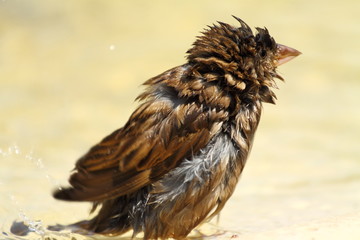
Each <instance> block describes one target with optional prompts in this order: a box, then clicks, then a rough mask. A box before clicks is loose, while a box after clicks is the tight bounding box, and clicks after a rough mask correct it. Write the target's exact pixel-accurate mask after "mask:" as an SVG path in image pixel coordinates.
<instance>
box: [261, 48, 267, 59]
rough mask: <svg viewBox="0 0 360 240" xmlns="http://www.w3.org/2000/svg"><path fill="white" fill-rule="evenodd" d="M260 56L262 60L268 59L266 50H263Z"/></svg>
mask: <svg viewBox="0 0 360 240" xmlns="http://www.w3.org/2000/svg"><path fill="white" fill-rule="evenodd" d="M260 56H261V57H262V58H264V57H266V51H265V50H261V52H260Z"/></svg>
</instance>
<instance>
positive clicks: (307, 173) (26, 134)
mask: <svg viewBox="0 0 360 240" xmlns="http://www.w3.org/2000/svg"><path fill="white" fill-rule="evenodd" d="M359 9H360V1H357V0H353V1H351V0H344V1H325V0H319V1H314V0H311V1H310V0H302V1H295V0H294V1H281V0H279V1H215V0H211V1H205V0H199V1H190V0H187V1H162V0H156V1H140V0H137V1H100V0H93V1H85V0H84V1H67V2H64V1H55V0H46V1H33V0H22V1H21V0H18V1H15V0H2V1H0V33H1V37H0V111H1V117H0V149H1V151H0V227H1V232H2V235H1V234H0V239H2V238H3V239H9V238H13V239H15V237H14V236H11V235H9V234H10V233H9V226H10V225H11V223H12V222H13V221H14V220H15V219H17V220H22V221H27V222H28V223H32V224H33V226H34V228H36V229H37V230H38V233H33V234H32V235H30V236H28V237H24V238H23V239H39V238H40V237H41V236H52V237H55V238H56V239H70V238H71V237H72V235H71V234H63V235H53V234H52V233H49V232H47V231H44V232H42V230H43V228H44V227H45V226H46V225H49V224H55V223H71V222H74V221H78V220H81V219H83V218H86V217H87V216H88V214H87V211H88V210H89V207H90V206H89V205H88V204H86V203H72V204H70V203H64V202H59V201H55V200H54V199H52V197H51V191H52V190H53V189H54V188H56V187H57V186H58V185H59V184H66V181H67V178H68V174H69V171H70V170H71V169H72V167H73V164H74V162H75V160H76V159H77V158H78V157H79V156H81V155H82V154H83V153H84V152H85V151H87V149H88V148H89V147H90V146H91V145H93V144H94V143H96V142H98V141H99V140H100V139H101V138H103V137H104V136H106V135H107V134H108V133H110V132H112V131H113V130H115V129H116V128H119V127H121V126H122V125H123V124H124V122H125V121H126V120H127V118H128V116H129V115H130V113H131V112H132V110H133V109H134V108H135V106H136V104H135V103H134V102H133V100H134V98H135V97H136V96H137V94H139V93H140V92H141V90H142V88H141V87H140V84H141V83H142V82H144V81H145V80H146V79H148V78H150V77H152V76H155V75H157V74H159V73H161V72H163V71H165V70H167V69H169V68H170V67H173V66H176V65H180V64H182V63H183V62H184V53H185V52H186V50H187V49H188V48H189V47H190V46H191V43H192V42H193V41H194V39H195V36H196V35H198V34H199V32H200V31H201V30H202V29H203V28H204V27H205V26H206V25H209V24H211V23H214V22H216V21H217V20H220V21H224V22H229V23H232V24H236V21H235V20H234V19H232V18H231V15H232V14H233V15H236V16H238V17H241V18H242V19H244V20H245V21H246V22H247V23H248V24H249V25H250V26H254V27H256V26H259V27H263V26H266V27H267V28H268V29H269V31H270V33H271V34H272V35H273V36H274V37H275V39H276V40H277V41H278V42H280V43H283V44H286V45H289V46H291V47H294V48H297V49H298V50H300V51H302V52H303V55H302V56H300V57H299V58H297V59H296V60H293V61H292V62H290V63H288V64H286V65H284V66H281V68H280V73H281V74H282V75H283V77H284V78H285V79H286V83H285V84H283V83H279V87H280V90H279V91H277V95H278V103H277V105H275V106H273V105H266V106H265V107H264V114H263V118H262V122H261V124H260V127H259V129H258V132H257V136H256V139H255V145H254V147H253V151H252V154H251V156H250V159H249V161H248V164H247V166H246V169H245V171H244V174H243V176H242V179H241V181H240V183H239V185H238V188H237V190H236V192H235V193H234V196H233V197H232V198H231V200H230V201H229V202H228V203H227V205H226V207H225V209H224V210H223V211H222V213H221V216H220V219H219V224H218V227H217V228H219V229H221V230H225V231H226V234H224V235H221V236H217V237H215V236H213V237H209V238H217V239H235V238H238V239H245V240H247V239H249V240H250V239H254V240H258V239H286V240H287V239H301V240H302V239H309V240H310V239H324V240H325V239H326V240H332V239H360V191H359V189H360V148H359V146H358V145H359V142H360V109H359V103H360V94H359V93H360V82H359V77H360V61H359V56H360V47H359V42H360V28H359V23H360V15H359V12H358V11H359ZM204 228H206V229H212V228H213V226H212V225H210V226H207V227H206V226H204ZM206 231H207V230H206ZM209 232H211V231H209ZM75 237H76V238H77V239H81V238H82V237H81V236H75ZM18 239H19V238H18Z"/></svg>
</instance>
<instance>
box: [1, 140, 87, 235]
mask: <svg viewBox="0 0 360 240" xmlns="http://www.w3.org/2000/svg"><path fill="white" fill-rule="evenodd" d="M0 162H1V164H3V165H4V166H5V167H2V169H0V171H2V172H3V174H0V197H3V198H2V199H1V205H0V216H1V221H0V222H1V225H0V227H1V229H0V239H8V240H15V239H16V240H22V239H24V240H25V239H26V240H32V239H44V240H50V239H51V240H62V239H64V240H65V239H71V240H79V239H89V238H90V237H89V236H86V237H85V236H82V235H79V234H77V233H72V232H71V231H70V230H63V231H51V230H48V229H47V227H46V225H45V224H44V223H43V221H42V220H35V219H34V218H33V217H32V216H31V214H29V213H28V212H27V211H26V210H25V209H24V207H23V204H22V203H21V201H19V198H18V195H19V193H16V191H19V189H17V188H16V185H15V189H13V188H14V185H13V182H14V181H16V180H18V178H19V177H21V178H26V175H25V177H24V176H22V175H21V173H22V172H23V170H24V169H21V167H23V168H25V165H26V164H29V163H31V164H30V165H33V166H35V167H36V168H37V169H38V170H40V172H41V173H42V175H44V177H45V178H46V179H47V181H48V182H49V183H50V184H51V185H52V186H55V187H57V188H60V184H59V182H58V181H57V180H56V179H55V178H53V177H52V176H51V175H50V174H49V171H48V169H47V168H46V166H45V164H44V162H43V161H42V159H41V158H38V157H35V156H34V152H33V151H30V152H29V153H27V154H24V153H22V151H21V150H20V148H19V146H17V145H16V144H13V145H12V146H10V147H8V148H7V149H6V150H3V149H1V148H0ZM9 166H10V167H9ZM11 166H12V167H11ZM14 166H15V167H14ZM6 167H8V169H6ZM14 168H16V169H14ZM25 170H26V171H29V170H27V169H25ZM26 171H25V172H26ZM12 173H14V175H12ZM31 174H36V173H33V171H31V170H30V175H31ZM25 180H26V186H25V187H27V186H29V187H30V189H31V187H32V185H33V184H32V182H31V179H25ZM28 180H29V181H28ZM14 191H15V192H14ZM20 193H22V192H21V189H20ZM4 197H5V198H4ZM36 204H39V206H41V205H42V203H41V201H36ZM5 216H6V217H5Z"/></svg>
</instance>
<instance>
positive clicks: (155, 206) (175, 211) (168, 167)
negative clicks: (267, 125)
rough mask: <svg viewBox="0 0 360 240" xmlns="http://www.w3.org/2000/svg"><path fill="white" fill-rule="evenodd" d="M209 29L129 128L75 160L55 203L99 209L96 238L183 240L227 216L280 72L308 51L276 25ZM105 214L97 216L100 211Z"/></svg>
mask: <svg viewBox="0 0 360 240" xmlns="http://www.w3.org/2000/svg"><path fill="white" fill-rule="evenodd" d="M233 17H234V18H235V19H236V21H237V22H238V26H233V25H230V24H227V23H224V22H220V21H218V22H216V23H215V24H213V25H209V26H207V27H206V28H205V29H204V30H203V31H202V32H201V35H200V36H198V37H197V38H196V40H195V41H194V43H193V45H192V46H191V48H190V49H189V50H188V51H187V52H186V53H187V56H186V63H185V64H183V65H180V66H177V67H174V68H171V69H169V70H167V71H165V72H163V73H161V74H160V75H157V76H155V77H153V78H150V79H149V80H147V81H146V82H145V83H144V86H145V90H144V91H143V92H142V93H141V94H140V95H139V96H138V97H137V98H136V100H137V101H139V106H138V107H137V108H136V110H135V111H134V112H133V113H132V114H131V116H130V118H129V120H128V121H127V122H126V124H125V125H124V126H123V127H121V128H119V129H117V130H115V131H114V132H112V133H111V134H110V135H108V136H107V137H105V138H104V139H103V140H101V141H100V142H99V143H98V144H96V145H95V146H93V147H91V148H90V150H89V151H88V152H87V153H86V154H85V155H83V156H82V157H81V158H80V159H79V160H78V161H77V162H76V164H75V168H74V170H73V172H72V173H71V176H70V178H69V183H70V186H68V187H61V188H59V189H57V190H55V191H54V193H53V196H54V197H55V198H56V199H60V200H66V201H85V202H90V203H92V209H91V213H93V212H96V214H95V216H94V217H92V218H91V219H90V220H83V221H80V222H77V223H74V224H73V225H72V226H76V227H79V228H80V229H83V230H86V231H88V232H91V233H95V234H103V235H108V236H117V235H121V234H123V233H125V232H128V231H130V230H132V231H133V235H132V236H133V237H135V236H137V235H138V234H139V233H142V234H143V238H144V239H167V238H174V239H184V238H186V236H188V234H189V233H190V232H191V231H192V230H193V229H194V228H196V227H197V226H198V225H200V224H202V223H204V222H205V221H208V220H209V219H211V218H212V217H214V216H216V215H218V214H219V212H220V211H221V210H222V209H223V207H224V206H225V203H226V202H227V201H228V199H229V198H230V197H231V195H232V194H233V192H234V189H235V186H236V185H237V183H238V181H239V178H240V175H241V173H242V171H243V168H244V166H245V163H246V160H247V158H248V155H249V153H250V150H251V147H252V144H253V140H254V134H255V132H256V129H257V127H258V124H259V121H260V116H261V112H262V105H263V103H271V104H274V103H275V100H276V95H275V93H274V91H273V90H274V89H277V88H278V87H277V85H276V82H275V79H279V80H282V81H283V80H284V79H283V78H282V77H281V76H280V75H279V74H278V73H277V71H276V69H277V67H278V66H279V65H281V64H283V63H285V62H287V61H289V60H291V59H293V58H294V57H296V56H298V55H299V54H301V53H300V52H299V51H298V50H296V49H294V48H291V47H287V46H285V45H282V44H279V43H276V41H275V40H274V38H273V37H271V36H270V34H269V31H268V29H267V28H256V31H253V30H252V29H251V28H250V27H249V26H248V25H247V24H246V23H245V22H244V21H243V20H242V19H240V18H238V17H235V16H233ZM95 210H96V211H95Z"/></svg>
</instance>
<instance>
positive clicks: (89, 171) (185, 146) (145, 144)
mask: <svg viewBox="0 0 360 240" xmlns="http://www.w3.org/2000/svg"><path fill="white" fill-rule="evenodd" d="M226 115H227V113H226V112H224V111H217V110H215V109H213V110H209V109H204V107H203V106H202V105H200V104H196V103H188V102H185V101H184V102H181V101H178V102H176V104H175V103H174V102H172V101H169V100H168V99H165V100H164V99H163V100H161V99H156V98H154V99H150V100H148V101H147V102H145V103H143V104H142V105H140V107H139V108H138V109H137V110H136V111H135V112H134V113H133V115H132V116H131V117H130V119H129V121H128V123H127V124H126V125H125V126H124V127H123V128H121V129H118V130H116V131H115V132H113V133H112V134H110V135H109V136H107V137H106V138H105V139H103V140H102V141H101V142H100V143H99V144H97V145H95V146H94V147H92V148H91V149H90V150H89V152H88V153H87V154H86V155H85V156H83V157H82V158H80V159H79V160H78V162H77V163H76V167H75V171H74V173H73V174H72V175H71V177H70V180H69V182H70V184H71V187H69V188H65V189H61V190H58V191H56V192H55V193H54V196H55V198H58V199H62V200H70V201H102V200H106V199H110V198H114V197H117V196H121V195H125V194H129V193H132V192H134V191H136V190H138V189H140V188H141V187H144V186H145V185H148V184H150V183H151V182H153V181H155V180H158V179H159V178H161V176H163V175H164V174H166V173H168V172H169V171H170V170H171V169H173V168H175V167H176V166H177V165H178V164H179V163H180V162H181V161H182V160H183V159H185V158H191V156H193V155H195V154H196V153H197V152H199V150H200V149H201V148H203V147H204V146H205V145H206V144H207V143H208V142H209V140H210V139H211V138H212V136H213V135H214V134H216V133H217V132H218V131H219V129H220V127H221V124H222V121H223V120H224V118H225V117H226Z"/></svg>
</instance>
